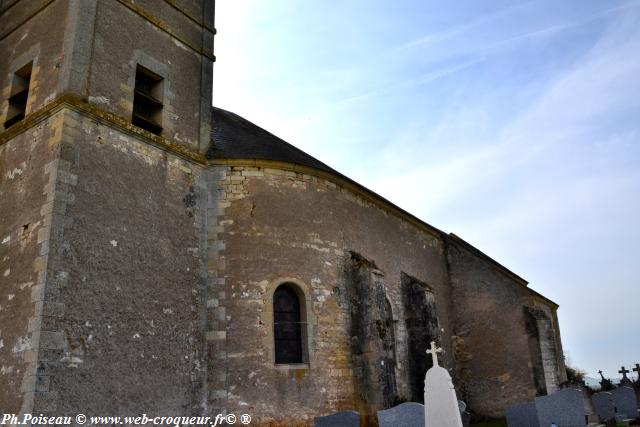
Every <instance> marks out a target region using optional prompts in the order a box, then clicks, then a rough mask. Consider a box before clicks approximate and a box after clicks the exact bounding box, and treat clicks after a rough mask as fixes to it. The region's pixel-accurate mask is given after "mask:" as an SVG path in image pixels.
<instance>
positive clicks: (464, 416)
mask: <svg viewBox="0 0 640 427" xmlns="http://www.w3.org/2000/svg"><path fill="white" fill-rule="evenodd" d="M458 409H459V410H460V420H461V421H462V427H469V425H470V424H471V414H470V413H468V412H467V404H466V403H464V401H462V400H458Z"/></svg>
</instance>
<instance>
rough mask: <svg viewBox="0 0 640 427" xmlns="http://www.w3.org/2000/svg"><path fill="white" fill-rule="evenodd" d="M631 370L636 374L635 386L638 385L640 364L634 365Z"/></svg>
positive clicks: (639, 383)
mask: <svg viewBox="0 0 640 427" xmlns="http://www.w3.org/2000/svg"><path fill="white" fill-rule="evenodd" d="M633 370H634V372H636V373H637V374H638V375H637V376H638V378H636V384H638V385H640V363H636V367H635V368H633Z"/></svg>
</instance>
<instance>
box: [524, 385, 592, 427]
mask: <svg viewBox="0 0 640 427" xmlns="http://www.w3.org/2000/svg"><path fill="white" fill-rule="evenodd" d="M536 411H537V412H538V422H539V423H540V426H550V425H551V424H552V423H555V424H556V425H557V426H558V427H569V426H571V427H577V426H585V425H587V415H586V412H585V410H584V398H583V396H582V392H581V391H580V390H574V389H570V388H567V389H564V390H560V391H559V392H557V393H553V394H550V395H549V396H540V397H536Z"/></svg>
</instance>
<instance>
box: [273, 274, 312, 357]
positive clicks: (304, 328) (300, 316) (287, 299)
mask: <svg viewBox="0 0 640 427" xmlns="http://www.w3.org/2000/svg"><path fill="white" fill-rule="evenodd" d="M263 302H264V309H265V310H264V313H265V316H264V323H265V326H267V327H269V328H270V331H271V333H270V334H267V338H266V340H267V342H265V344H266V347H267V348H268V349H269V350H270V354H271V360H272V362H273V364H274V365H275V366H276V367H279V368H286V367H287V366H289V365H294V366H295V367H296V368H299V367H300V365H301V364H303V365H307V366H311V363H312V361H313V351H312V345H311V344H312V337H313V327H314V325H315V316H314V315H313V312H312V301H311V289H310V288H309V287H308V286H307V285H306V284H305V283H304V282H302V281H300V280H298V279H295V278H279V279H277V280H274V281H273V282H272V283H271V285H270V286H269V288H268V289H267V290H266V293H265V298H264V300H263ZM296 324H297V325H298V326H294V325H296ZM296 336H297V337H298V338H296ZM287 340H293V341H296V340H298V341H299V349H300V350H299V353H297V354H296V352H295V350H294V349H290V350H287V349H286V348H285V349H284V350H285V351H284V352H283V347H282V346H283V345H285V346H286V341H287ZM290 344H291V345H298V344H297V343H295V342H294V343H290Z"/></svg>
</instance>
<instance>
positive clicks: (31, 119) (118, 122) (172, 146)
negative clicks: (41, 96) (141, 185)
mask: <svg viewBox="0 0 640 427" xmlns="http://www.w3.org/2000/svg"><path fill="white" fill-rule="evenodd" d="M64 108H68V109H70V110H73V111H76V112H78V113H81V114H84V115H86V116H89V117H91V118H93V119H94V120H96V121H98V122H100V123H103V124H105V125H107V126H111V127H114V128H116V129H118V130H120V131H122V132H124V133H127V134H130V135H133V136H136V137H137V138H139V139H141V140H142V141H144V142H146V143H148V144H151V145H154V146H156V147H158V148H160V149H162V150H166V151H169V152H171V153H173V154H175V155H177V156H179V157H182V158H184V159H186V160H189V161H192V162H194V163H197V164H200V165H202V166H205V165H206V164H207V160H206V158H205V157H204V156H203V155H202V154H200V153H197V152H194V151H191V150H189V149H187V148H185V147H183V146H181V145H179V144H177V143H176V142H174V141H171V140H169V139H167V138H163V137H161V136H158V135H155V134H153V133H151V132H147V131H146V130H144V129H142V128H139V127H137V126H134V125H133V124H132V123H131V120H130V119H128V118H124V117H122V116H119V115H117V114H113V113H109V112H107V111H104V110H102V109H100V108H97V107H95V106H94V105H92V104H89V103H88V102H86V101H84V100H82V99H81V98H79V97H78V96H76V95H73V94H65V95H61V96H59V97H57V98H56V99H54V100H53V101H51V102H50V103H48V104H46V105H45V106H44V107H42V108H40V109H39V110H37V111H34V112H33V113H31V114H29V115H27V117H25V118H24V120H22V121H20V122H19V123H17V124H15V125H14V126H11V127H10V128H9V129H7V130H5V131H4V132H2V133H0V145H2V144H5V143H7V142H8V141H9V140H10V139H12V138H14V137H16V136H17V135H19V134H21V133H23V132H25V131H26V130H28V129H30V128H32V127H33V126H35V125H37V124H38V123H40V122H41V121H43V120H46V119H47V118H48V117H50V116H52V115H53V114H55V113H57V112H59V111H60V110H62V109H64Z"/></svg>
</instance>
